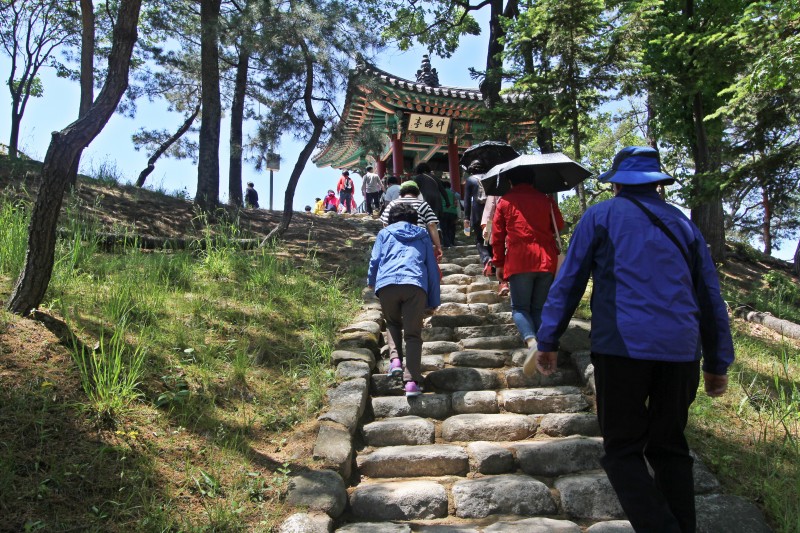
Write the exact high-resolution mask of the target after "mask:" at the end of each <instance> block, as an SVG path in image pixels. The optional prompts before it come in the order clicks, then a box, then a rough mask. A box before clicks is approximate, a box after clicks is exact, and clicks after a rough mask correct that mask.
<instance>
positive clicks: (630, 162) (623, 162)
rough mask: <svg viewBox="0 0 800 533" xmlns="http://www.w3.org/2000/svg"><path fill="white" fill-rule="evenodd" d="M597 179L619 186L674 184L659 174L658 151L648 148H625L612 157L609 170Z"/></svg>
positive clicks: (667, 176)
mask: <svg viewBox="0 0 800 533" xmlns="http://www.w3.org/2000/svg"><path fill="white" fill-rule="evenodd" d="M597 179H598V180H599V181H602V182H603V183H618V184H620V185H644V184H647V183H663V184H664V185H670V184H672V183H675V178H673V177H671V176H669V175H668V174H664V173H663V172H661V163H660V161H659V157H658V150H656V149H655V148H650V147H649V146H626V147H625V148H623V149H622V150H620V151H619V152H617V155H615V156H614V162H613V163H612V164H611V170H609V171H608V172H603V173H602V174H600V176H599V177H598V178H597Z"/></svg>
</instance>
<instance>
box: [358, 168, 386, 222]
mask: <svg viewBox="0 0 800 533" xmlns="http://www.w3.org/2000/svg"><path fill="white" fill-rule="evenodd" d="M361 194H362V195H363V196H364V199H365V200H366V205H365V207H366V210H367V213H369V214H372V212H373V210H375V211H377V210H378V209H379V208H380V203H381V195H383V181H381V177H380V176H378V175H377V174H375V173H374V172H372V165H369V166H367V172H366V174H364V179H363V180H362V181H361Z"/></svg>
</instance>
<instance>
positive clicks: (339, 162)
mask: <svg viewBox="0 0 800 533" xmlns="http://www.w3.org/2000/svg"><path fill="white" fill-rule="evenodd" d="M417 78H418V80H419V81H411V80H407V79H404V78H401V77H399V76H396V75H393V74H391V73H389V72H386V71H384V70H382V69H380V68H378V67H376V66H374V65H371V64H369V63H367V62H366V61H364V60H359V61H358V63H357V65H356V68H355V69H353V70H352V71H351V74H350V79H349V82H348V87H347V95H346V98H345V107H344V113H343V115H342V119H341V121H340V122H339V125H338V126H337V128H336V134H335V135H334V137H333V140H332V141H330V142H329V143H328V144H327V145H326V146H324V147H323V148H321V149H320V150H319V151H318V152H317V153H316V154H315V155H314V156H313V158H312V160H313V161H314V163H315V164H316V165H317V166H318V167H324V166H333V167H335V168H355V167H356V166H357V165H358V164H359V162H361V161H362V160H363V149H362V148H361V147H360V146H359V145H358V143H357V142H356V136H357V135H358V133H359V132H360V131H362V130H363V129H364V128H378V129H385V131H386V133H387V136H386V147H385V153H386V154H388V150H389V137H388V133H389V132H390V129H391V127H392V125H393V124H394V120H395V114H396V112H397V111H400V112H402V113H404V114H408V113H421V114H425V115H433V116H442V117H450V118H451V120H453V122H454V127H453V128H452V131H458V132H459V133H460V134H461V135H462V138H461V141H460V147H462V146H461V145H463V148H466V147H468V146H470V144H471V139H465V138H464V137H470V138H471V137H472V136H473V135H472V134H473V133H475V132H476V131H477V130H480V129H481V128H482V124H480V123H479V122H477V121H476V119H477V117H478V112H479V111H480V110H482V109H483V107H484V104H483V95H482V94H481V92H480V91H479V90H478V89H475V88H467V87H449V86H442V85H438V81H439V79H438V74H437V73H436V69H432V68H431V67H430V61H428V57H427V56H424V58H423V61H422V68H420V70H418V71H417ZM501 98H502V99H503V101H505V102H509V103H513V102H517V101H519V96H518V95H508V94H503V95H501ZM464 133H469V135H466V136H464V135H463V134H464ZM479 140H480V139H479ZM404 143H405V144H406V145H407V148H408V150H410V151H414V150H416V151H418V152H423V153H425V155H426V156H427V157H430V156H432V154H434V153H437V152H438V153H446V150H447V147H446V144H447V143H446V142H440V140H439V139H436V138H430V137H427V136H425V135H414V136H412V137H411V139H409V140H406V141H404Z"/></svg>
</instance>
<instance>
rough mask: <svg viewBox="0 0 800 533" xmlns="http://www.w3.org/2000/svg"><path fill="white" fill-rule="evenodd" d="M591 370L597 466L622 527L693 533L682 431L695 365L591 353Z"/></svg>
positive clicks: (691, 398)
mask: <svg viewBox="0 0 800 533" xmlns="http://www.w3.org/2000/svg"><path fill="white" fill-rule="evenodd" d="M592 363H593V364H594V379H595V386H596V388H597V418H598V421H599V422H600V430H601V432H602V434H603V449H604V451H605V455H604V456H603V458H602V459H601V464H602V465H603V469H604V470H605V471H606V474H608V479H609V481H610V482H611V485H612V486H613V487H614V490H615V491H616V493H617V496H618V497H619V501H620V503H621V504H622V508H623V510H624V511H625V514H627V516H628V520H630V522H631V525H632V526H633V528H634V530H636V532H637V533H667V532H669V533H673V532H674V533H694V531H695V528H696V525H695V504H694V479H693V475H692V464H693V462H694V461H693V459H692V457H691V456H690V455H689V444H688V443H687V442H686V437H685V436H684V430H685V429H686V423H687V420H688V417H689V406H690V405H691V404H692V402H693V401H694V399H695V396H696V394H697V386H698V384H699V382H700V362H699V361H694V362H689V363H672V362H665V361H642V360H637V359H630V358H627V357H618V356H613V355H601V354H594V353H593V354H592ZM645 459H647V462H645ZM648 463H649V464H650V467H651V468H652V469H653V475H651V474H650V472H649V471H648V469H647V464H648Z"/></svg>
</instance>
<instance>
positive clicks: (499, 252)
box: [492, 176, 564, 348]
mask: <svg viewBox="0 0 800 533" xmlns="http://www.w3.org/2000/svg"><path fill="white" fill-rule="evenodd" d="M510 181H511V191H510V192H508V193H506V194H505V195H503V197H502V198H501V199H500V200H499V201H498V202H497V208H496V210H495V213H494V218H493V220H492V250H493V254H494V257H493V258H492V261H493V263H494V266H495V269H496V272H497V279H498V280H500V281H508V283H509V287H510V289H511V316H512V318H513V319H514V324H516V326H517V329H518V330H519V333H520V335H522V339H523V340H524V341H525V343H526V344H527V345H528V347H529V348H530V347H532V346H535V345H536V331H537V330H538V329H539V326H540V325H541V323H542V307H544V302H545V300H546V299H547V292H548V291H549V290H550V284H551V283H553V279H554V278H555V273H556V266H557V265H558V247H557V246H556V239H555V232H556V231H560V230H561V229H562V228H563V227H564V219H563V218H562V217H561V211H559V209H558V204H556V202H555V200H553V199H552V198H551V197H550V196H548V195H546V194H544V193H542V192H540V191H538V190H536V189H535V188H534V187H533V185H531V183H532V177H531V176H524V177H515V178H511V179H510ZM551 213H552V214H551ZM553 218H555V221H556V224H557V225H558V227H557V228H553V222H552V220H553Z"/></svg>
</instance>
